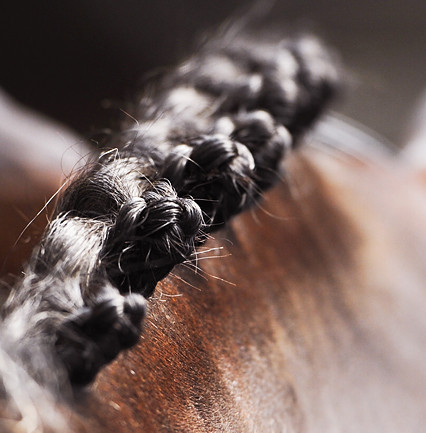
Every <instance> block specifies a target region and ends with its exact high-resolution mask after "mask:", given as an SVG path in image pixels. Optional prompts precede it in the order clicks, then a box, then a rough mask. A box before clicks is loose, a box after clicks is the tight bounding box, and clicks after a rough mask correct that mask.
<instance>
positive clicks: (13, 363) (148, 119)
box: [1, 37, 337, 431]
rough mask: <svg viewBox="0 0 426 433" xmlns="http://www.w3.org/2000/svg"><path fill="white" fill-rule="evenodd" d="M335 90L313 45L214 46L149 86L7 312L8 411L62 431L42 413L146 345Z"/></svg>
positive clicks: (88, 170) (320, 50) (80, 181)
mask: <svg viewBox="0 0 426 433" xmlns="http://www.w3.org/2000/svg"><path fill="white" fill-rule="evenodd" d="M336 87H337V69H336V66H335V62H334V60H333V58H332V56H331V55H330V54H329V53H328V52H327V50H325V49H324V47H322V46H321V44H320V43H319V42H318V41H317V40H315V39H314V38H311V37H301V38H294V39H291V38H289V39H285V40H283V41H281V42H280V43H278V44H270V43H265V44H263V43H261V42H258V41H256V42H255V41H253V40H248V39H238V40H236V41H232V42H230V41H227V40H225V41H224V40H219V41H214V42H212V43H209V44H207V45H206V46H205V47H204V48H203V49H201V50H200V52H199V53H197V54H196V55H195V56H193V57H192V58H190V59H189V60H187V61H185V62H184V63H182V64H181V65H179V66H178V67H177V68H176V69H175V70H174V71H172V72H170V73H167V74H165V75H163V76H162V77H160V78H159V79H157V81H156V82H155V83H154V84H151V87H149V86H148V88H147V89H146V91H145V93H144V95H143V97H141V98H140V100H139V101H138V103H137V104H136V106H135V108H134V110H133V111H132V112H131V119H130V120H128V121H127V122H126V123H125V124H124V125H123V127H122V129H121V130H120V131H118V132H116V133H114V134H112V135H110V137H109V138H108V141H107V143H106V146H105V150H104V151H103V152H102V153H101V155H100V156H99V157H98V158H97V160H95V161H91V162H90V163H88V164H87V166H86V167H85V168H84V169H83V170H81V171H80V172H79V173H78V174H76V175H75V176H74V177H73V178H72V179H71V180H69V181H68V185H67V187H66V189H65V190H64V192H63V193H62V194H61V197H60V199H59V200H58V203H57V205H56V208H55V211H54V215H53V218H52V220H51V222H50V224H49V225H48V227H47V229H46V231H45V233H44V235H43V238H42V239H41V242H40V244H39V245H38V247H37V248H36V249H35V251H34V252H33V254H32V257H31V260H30V262H29V264H28V265H27V266H26V268H25V271H24V276H23V277H22V278H21V279H20V280H19V281H18V282H17V283H16V286H15V287H14V289H13V290H12V293H11V295H10V297H9V299H8V300H7V302H6V304H5V305H4V307H3V310H2V324H1V354H2V365H1V374H2V397H3V400H4V402H5V405H6V407H8V408H9V409H7V410H12V412H13V410H15V411H18V413H19V411H20V413H21V415H22V417H23V418H25V413H26V412H25V411H26V409H25V408H26V407H27V408H31V407H36V408H37V407H38V410H39V413H38V415H37V417H36V419H39V422H40V425H46V426H49V425H50V427H51V428H52V424H53V425H54V426H56V428H58V427H57V426H58V425H59V424H57V423H58V422H59V421H58V419H56V418H55V419H54V421H52V420H51V419H50V418H52V417H53V418H54V417H55V416H56V415H54V414H52V413H51V411H50V410H49V409H47V410H44V412H43V408H42V406H43V405H46V406H47V407H49V406H48V405H49V404H54V403H52V401H54V400H55V399H56V398H57V397H58V395H59V396H61V395H69V394H72V393H73V392H74V391H72V390H73V389H76V388H78V387H80V386H84V385H87V384H90V383H91V382H93V380H94V379H95V377H96V375H97V374H98V372H99V371H100V370H101V369H102V368H103V367H104V366H105V365H107V364H109V363H110V362H111V361H112V360H114V359H115V358H116V357H117V355H118V354H119V353H120V352H122V351H123V350H124V349H129V348H131V347H132V346H134V345H135V344H136V343H137V341H138V340H139V338H140V334H141V332H143V330H142V323H143V320H144V318H145V316H146V315H148V316H149V311H148V312H147V311H146V305H147V302H146V299H147V298H149V297H151V295H152V294H153V293H154V291H155V287H156V285H157V283H158V282H159V281H160V280H162V279H163V278H164V277H166V276H167V275H168V274H169V273H170V271H171V270H172V269H173V268H174V266H175V265H177V264H179V263H183V262H185V261H187V260H191V259H195V258H196V257H197V254H198V252H197V251H200V248H202V245H203V244H204V243H205V241H206V240H207V239H208V238H209V237H210V233H212V232H214V231H215V230H217V229H219V228H221V227H222V226H224V225H225V224H227V222H228V221H229V220H230V219H231V218H232V217H233V216H234V215H236V214H238V213H240V212H242V211H243V210H245V209H248V208H249V207H251V206H253V204H255V203H256V202H257V201H258V200H260V199H261V197H262V194H263V192H264V191H265V190H267V189H268V188H269V187H271V186H272V185H273V184H274V183H275V182H276V180H277V179H278V178H279V176H280V164H281V161H282V159H283V158H285V157H286V155H287V154H288V152H290V151H291V150H292V149H294V148H295V147H296V146H297V145H298V143H299V141H300V138H301V136H302V135H303V133H304V132H305V131H306V130H307V129H308V128H309V127H310V126H311V125H312V123H313V122H314V121H315V120H316V119H317V117H318V116H319V114H320V113H321V112H322V110H323V108H324V107H325V106H326V104H327V103H328V102H329V101H330V99H331V97H332V96H333V95H334V93H335V90H336ZM133 119H134V120H133ZM135 120H136V121H135ZM147 350H149V349H148V348H147ZM70 390H71V391H70ZM40 396H41V397H40ZM40 398H42V400H43V402H44V403H43V404H42V403H41V402H40ZM49 399H51V400H52V401H51V400H49ZM8 405H9V406H8ZM11 407H12V408H14V409H10V408H11ZM28 410H30V409H28ZM47 412H49V414H47ZM59 412H60V411H59ZM61 422H62V421H61ZM49 423H51V424H49ZM58 431H62V430H61V429H59V430H58Z"/></svg>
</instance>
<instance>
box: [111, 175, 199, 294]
mask: <svg viewBox="0 0 426 433" xmlns="http://www.w3.org/2000/svg"><path fill="white" fill-rule="evenodd" d="M202 225H203V218H202V214H201V210H200V208H199V206H198V205H197V204H196V203H195V202H194V201H193V200H191V199H186V198H180V197H177V194H176V192H175V190H174V189H173V188H172V187H171V185H170V183H169V182H167V181H164V180H160V181H156V182H154V183H152V185H151V186H150V187H149V188H148V189H147V190H146V191H145V192H144V193H143V194H142V196H141V197H133V198H131V199H130V200H128V201H127V202H126V203H124V204H123V205H122V206H121V208H120V210H119V212H118V215H117V219H116V221H115V224H114V225H113V227H112V228H111V230H110V231H109V235H108V239H107V242H106V246H105V257H104V259H103V262H104V265H105V268H106V271H107V274H108V276H109V277H110V278H111V280H112V281H113V282H114V283H115V284H116V285H117V286H118V288H119V289H120V291H123V292H126V291H128V290H129V289H131V290H134V291H137V292H139V293H142V294H143V295H144V296H145V297H148V296H150V295H151V294H152V292H153V290H154V289H155V286H156V284H157V282H158V281H160V280H161V279H162V278H164V277H165V276H166V275H167V274H168V273H169V272H170V270H171V269H172V268H173V267H174V266H175V265H176V264H178V263H182V262H183V261H184V260H186V259H187V258H188V257H189V256H190V255H191V254H192V252H193V251H194V248H195V247H194V245H195V242H196V240H197V236H199V232H200V228H201V227H202Z"/></svg>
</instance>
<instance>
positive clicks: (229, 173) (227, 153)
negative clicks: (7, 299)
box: [161, 134, 255, 225]
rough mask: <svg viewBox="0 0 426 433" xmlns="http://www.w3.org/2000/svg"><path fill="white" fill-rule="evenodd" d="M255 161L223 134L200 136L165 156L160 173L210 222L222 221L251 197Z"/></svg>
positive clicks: (245, 203) (241, 145)
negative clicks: (190, 200)
mask: <svg viewBox="0 0 426 433" xmlns="http://www.w3.org/2000/svg"><path fill="white" fill-rule="evenodd" d="M254 168H255V163H254V159H253V156H252V154H251V153H250V151H249V150H248V149H247V147H246V146H244V145H243V144H241V143H239V142H237V141H234V140H232V139H230V138H228V137H226V136H224V135H221V134H216V135H202V136H200V137H197V138H195V139H193V140H191V141H190V142H189V144H188V145H181V146H178V148H176V152H174V153H172V154H171V155H170V156H169V157H168V158H166V160H165V163H164V170H163V171H162V173H161V174H162V176H164V177H165V178H167V179H169V180H170V182H171V183H172V184H173V185H174V186H175V188H176V189H177V191H178V192H179V194H181V195H190V196H191V197H193V198H194V200H195V201H196V202H197V203H198V204H199V205H200V207H201V208H202V209H203V212H204V213H205V215H206V217H207V219H208V224H209V225H217V224H223V223H224V222H225V221H226V220H227V219H229V217H231V216H232V215H235V214H236V213H238V212H239V211H241V210H242V209H243V208H244V207H245V206H246V205H247V204H248V202H249V201H250V199H251V197H252V196H253V190H254V183H253V180H252V179H253V173H254Z"/></svg>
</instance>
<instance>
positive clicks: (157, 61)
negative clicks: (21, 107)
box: [0, 0, 426, 143]
mask: <svg viewBox="0 0 426 433" xmlns="http://www.w3.org/2000/svg"><path fill="white" fill-rule="evenodd" d="M9 3H11V4H10V5H8V6H7V7H5V6H3V12H2V14H1V18H0V32H1V39H0V40H1V67H0V87H3V88H4V89H6V90H7V91H8V92H9V93H10V94H12V95H13V96H14V97H15V98H17V99H18V100H19V101H21V102H23V103H25V104H27V105H30V106H32V107H33V108H35V109H37V110H40V111H42V112H44V113H46V114H48V115H49V116H51V117H53V118H55V119H58V120H60V121H62V122H64V123H66V124H68V125H70V126H71V127H72V128H74V129H76V130H77V131H78V132H80V133H82V134H87V133H90V132H91V131H93V130H94V129H96V128H100V127H102V126H104V125H105V124H107V123H108V121H109V118H110V117H114V116H116V115H117V112H114V110H111V109H108V108H105V106H106V105H108V104H106V103H105V101H109V102H111V103H112V105H113V106H114V105H120V104H121V101H123V100H125V99H126V98H127V97H128V95H130V94H131V93H132V91H133V90H134V89H135V88H136V85H137V83H138V81H139V79H140V77H141V76H143V75H144V74H145V73H146V72H147V71H149V70H151V69H153V68H157V67H161V66H164V65H170V64H173V62H175V61H176V60H179V59H181V58H182V56H185V55H186V54H188V53H190V52H191V49H192V48H193V47H194V46H195V45H194V41H196V40H197V39H198V38H199V37H200V35H202V34H203V33H205V32H206V31H213V30H214V29H215V28H216V27H217V26H219V25H220V24H221V23H222V22H223V21H224V20H225V19H226V18H228V17H229V16H230V15H232V14H236V15H238V11H239V10H241V11H244V10H246V9H247V8H248V6H249V4H250V3H249V2H246V1H242V0H226V1H223V0H214V1H213V0H207V1H201V0H198V1H197V0H156V1H154V0H73V1H72V2H71V1H68V0H63V1H50V2H45V1H37V2H36V1H27V2H14V3H13V4H12V2H9ZM262 8H263V6H261V9H262ZM264 9H265V10H266V9H267V8H266V6H265V7H264ZM236 11H237V13H236ZM257 25H258V26H263V27H264V28H266V29H281V30H282V31H283V32H284V33H286V32H288V31H294V30H304V29H305V30H312V31H314V32H316V33H318V34H319V35H320V36H321V37H323V38H324V39H325V40H326V41H327V42H328V43H329V44H331V45H332V46H334V47H335V48H336V49H337V51H338V52H339V53H340V54H341V56H342V58H343V60H344V63H345V64H346V66H347V68H348V70H349V71H350V74H349V76H350V80H349V82H350V90H349V91H348V93H347V94H346V96H345V100H344V102H340V103H339V107H338V108H339V110H340V111H342V112H343V113H345V114H347V115H349V116H351V117H353V118H355V119H357V120H359V121H361V122H363V123H364V124H366V125H367V126H370V127H372V128H373V129H375V130H377V131H378V132H379V133H381V134H383V135H384V136H386V137H387V138H389V139H390V140H392V141H393V142H396V143H399V142H401V141H402V140H403V139H404V136H405V134H406V130H405V127H404V125H405V123H406V121H407V119H408V118H409V115H410V110H411V108H412V106H413V103H414V102H415V100H416V99H417V97H418V96H419V95H420V93H421V91H422V89H423V87H424V85H425V79H424V71H425V70H426V55H425V46H426V30H425V28H426V1H424V0H405V1H404V0H388V1H383V2H378V1H374V0H358V1H354V0H349V1H338V0H328V1H326V0H317V1H308V0H287V1H280V0H277V1H276V2H275V5H274V6H273V7H272V10H270V11H269V13H267V14H266V16H265V17H264V18H263V19H262V20H260V22H258V23H257Z"/></svg>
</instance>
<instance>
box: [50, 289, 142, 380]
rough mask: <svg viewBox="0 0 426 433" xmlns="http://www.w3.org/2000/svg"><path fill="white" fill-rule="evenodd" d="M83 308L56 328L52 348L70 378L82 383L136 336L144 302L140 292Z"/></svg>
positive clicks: (112, 290)
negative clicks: (53, 346)
mask: <svg viewBox="0 0 426 433" xmlns="http://www.w3.org/2000/svg"><path fill="white" fill-rule="evenodd" d="M106 286H108V283H106ZM107 290H108V295H109V299H106V300H101V301H98V302H97V303H95V304H94V305H92V306H91V307H84V308H83V309H81V310H79V311H78V313H77V314H74V315H72V316H71V317H69V318H68V319H67V320H66V321H65V322H63V324H62V325H61V326H60V327H59V328H58V330H57V331H56V341H55V348H56V352H57V354H58V356H59V358H60V359H61V360H62V363H63V365H64V367H65V369H66V371H67V372H68V375H69V378H70V380H71V381H72V382H73V383H75V384H79V385H85V384H87V383H89V382H91V381H92V380H93V378H94V377H95V375H96V374H97V372H98V371H99V369H100V368H101V367H102V366H103V365H105V364H107V363H109V362H111V361H112V360H113V359H114V358H115V357H116V356H117V355H118V354H119V353H120V352H121V351H122V350H123V349H127V348H129V347H132V346H133V345H134V344H136V342H137V341H138V339H139V335H140V332H141V324H142V320H143V318H144V317H145V313H146V301H145V299H144V298H143V296H141V295H137V294H130V295H127V296H124V297H123V296H120V295H119V293H116V294H115V296H114V295H113V293H114V292H116V290H114V289H113V288H112V287H107Z"/></svg>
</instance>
